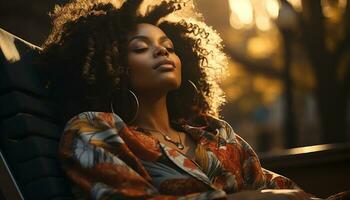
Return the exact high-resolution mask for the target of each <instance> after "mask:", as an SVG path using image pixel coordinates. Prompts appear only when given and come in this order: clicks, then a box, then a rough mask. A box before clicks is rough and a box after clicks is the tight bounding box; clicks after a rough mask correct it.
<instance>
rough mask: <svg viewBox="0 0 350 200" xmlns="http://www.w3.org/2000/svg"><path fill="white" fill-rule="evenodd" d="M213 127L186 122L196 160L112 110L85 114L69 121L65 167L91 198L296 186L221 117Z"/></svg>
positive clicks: (194, 197)
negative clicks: (262, 162) (263, 163)
mask: <svg viewBox="0 0 350 200" xmlns="http://www.w3.org/2000/svg"><path fill="white" fill-rule="evenodd" d="M214 120H216V122H218V123H219V124H220V128H218V129H216V130H215V131H207V130H206V129H205V127H193V126H190V125H182V126H181V127H180V129H181V130H180V131H183V132H185V133H186V134H188V135H189V136H191V138H192V139H193V140H194V141H195V143H196V144H197V145H196V149H195V158H194V159H193V160H191V159H189V158H187V157H186V156H185V155H184V154H182V153H181V152H180V151H178V150H177V149H174V148H171V147H169V146H166V145H164V144H162V143H160V142H159V141H158V140H157V139H156V138H155V137H153V136H152V135H150V134H147V133H144V132H140V131H137V129H134V128H132V127H131V126H128V125H127V124H125V123H124V122H123V120H122V119H121V118H120V117H119V116H117V115H115V114H113V113H104V112H84V113H81V114H79V115H77V116H75V117H73V118H72V119H71V120H70V121H69V122H68V123H67V125H66V127H65V129H64V133H63V136H62V139H61V142H60V149H59V154H60V158H61V160H62V165H63V168H64V170H65V171H66V173H67V175H68V176H69V177H70V178H71V180H72V181H73V182H74V183H75V184H76V185H77V186H78V187H79V188H81V189H82V190H83V191H84V193H85V195H87V198H90V199H94V200H110V199H162V200H165V199H166V200H168V199H169V200H170V199H171V200H172V199H178V200H202V199H203V200H204V199H220V198H222V199H225V196H226V194H229V193H233V192H238V191H241V190H248V189H254V190H259V189H266V188H271V189H279V188H284V189H297V188H298V187H297V186H296V184H295V183H294V182H292V181H291V180H289V179H288V178H285V177H283V176H280V175H278V174H275V173H273V172H270V171H268V170H266V169H263V168H262V167H261V165H260V162H259V159H258V157H257V155H256V154H255V152H254V151H253V149H252V148H251V147H250V146H249V144H248V143H247V142H245V141H244V140H243V139H242V138H241V137H239V136H238V135H237V134H235V133H234V131H233V130H232V128H231V126H230V125H229V124H228V123H227V122H225V121H223V120H220V119H214Z"/></svg>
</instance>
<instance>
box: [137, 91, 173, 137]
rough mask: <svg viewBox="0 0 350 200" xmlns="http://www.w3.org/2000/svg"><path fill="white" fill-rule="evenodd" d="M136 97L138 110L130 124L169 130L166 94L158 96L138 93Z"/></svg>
mask: <svg viewBox="0 0 350 200" xmlns="http://www.w3.org/2000/svg"><path fill="white" fill-rule="evenodd" d="M138 99H139V103H140V107H139V112H138V116H137V117H136V119H135V121H134V122H133V123H132V125H134V126H138V127H142V128H147V129H154V130H159V131H165V132H167V131H170V130H171V126H170V122H169V115H168V109H167V105H166V95H162V96H159V97H155V96H151V95H138Z"/></svg>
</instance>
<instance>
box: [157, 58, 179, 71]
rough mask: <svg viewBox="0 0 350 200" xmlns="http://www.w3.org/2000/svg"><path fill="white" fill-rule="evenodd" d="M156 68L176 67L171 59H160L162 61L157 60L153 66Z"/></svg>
mask: <svg viewBox="0 0 350 200" xmlns="http://www.w3.org/2000/svg"><path fill="white" fill-rule="evenodd" d="M158 68H164V69H174V68H176V67H175V64H174V62H173V61H171V60H162V61H160V62H158V63H157V64H156V65H155V66H154V67H153V69H158Z"/></svg>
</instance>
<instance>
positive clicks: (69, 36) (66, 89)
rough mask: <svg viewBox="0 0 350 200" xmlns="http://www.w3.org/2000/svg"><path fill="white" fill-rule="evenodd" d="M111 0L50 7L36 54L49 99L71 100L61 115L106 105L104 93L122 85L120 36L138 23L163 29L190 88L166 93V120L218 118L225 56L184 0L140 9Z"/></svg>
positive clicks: (138, 3) (130, 1)
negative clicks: (50, 90)
mask: <svg viewBox="0 0 350 200" xmlns="http://www.w3.org/2000/svg"><path fill="white" fill-rule="evenodd" d="M119 4H120V5H117V4H116V2H115V1H114V3H113V2H112V1H111V2H105V1H103V2H102V1H101V0H99V1H98V0H76V1H72V2H70V3H67V4H65V5H63V6H56V7H55V9H54V11H53V13H51V17H52V19H53V28H52V32H51V33H50V35H49V36H48V38H47V40H46V41H45V43H44V44H43V51H42V53H41V58H42V61H43V62H44V64H45V66H47V67H46V71H47V72H48V75H49V76H48V77H49V80H50V81H51V82H52V85H53V89H54V94H55V98H57V100H58V101H60V102H61V103H62V104H63V105H65V106H66V107H67V106H68V104H71V105H72V106H71V107H70V108H69V109H67V111H66V117H67V118H69V117H71V116H72V115H75V114H77V113H78V112H82V111H86V110H94V109H96V110H108V108H104V107H103V106H102V105H104V104H105V103H106V102H107V101H110V95H109V94H110V93H111V91H114V90H116V89H127V88H128V87H129V85H128V78H129V74H128V67H127V63H126V57H127V52H126V45H127V44H126V37H127V35H128V33H130V32H131V31H133V30H135V29H136V26H137V24H138V23H149V24H153V25H156V26H158V27H159V28H160V29H162V30H163V31H164V32H165V33H166V34H167V36H168V37H169V38H170V39H171V40H172V41H173V43H174V44H175V47H174V48H175V52H176V53H177V55H178V56H179V57H180V59H181V61H182V65H183V66H184V67H183V70H182V79H183V80H191V81H192V82H193V83H195V85H196V87H197V88H198V92H197V93H193V91H192V92H191V91H189V89H188V88H189V87H185V86H184V83H183V84H181V86H180V88H179V89H177V90H175V91H171V92H169V94H168V96H167V107H168V109H169V117H170V119H171V120H175V121H178V122H180V121H183V122H184V121H185V122H187V123H190V124H197V125H203V123H204V124H206V121H207V118H208V117H209V116H211V117H219V109H220V106H221V105H223V104H224V102H225V98H224V93H223V91H222V90H221V88H220V87H219V83H220V81H221V79H222V77H223V75H225V74H226V72H227V57H226V55H225V54H224V53H223V51H222V49H223V45H222V40H221V38H220V37H219V35H218V33H217V32H216V31H215V30H214V29H212V28H211V27H209V26H208V25H206V24H205V23H204V22H203V21H201V17H200V15H199V14H198V13H197V12H196V11H194V8H193V4H192V2H190V1H189V0H187V1H181V0H168V1H161V2H160V3H158V4H153V5H149V4H148V5H146V7H145V5H144V4H147V3H146V2H143V1H142V0H126V1H125V2H124V3H119ZM143 8H146V9H143ZM189 16H191V17H189ZM102 88H103V89H102ZM91 98H92V99H95V100H94V101H93V102H94V103H92V102H91V101H89V99H91ZM189 111H191V112H189ZM122 118H123V117H122Z"/></svg>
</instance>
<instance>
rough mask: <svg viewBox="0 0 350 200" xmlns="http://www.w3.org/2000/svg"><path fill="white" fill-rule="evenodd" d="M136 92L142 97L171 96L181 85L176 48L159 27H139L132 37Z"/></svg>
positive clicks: (132, 79)
mask: <svg viewBox="0 0 350 200" xmlns="http://www.w3.org/2000/svg"><path fill="white" fill-rule="evenodd" d="M127 48H128V49H127V51H128V54H127V55H128V58H127V59H128V60H127V63H128V65H129V67H130V72H131V73H130V82H131V87H132V89H133V90H134V91H135V92H136V93H138V94H141V93H146V94H152V93H154V92H161V93H167V92H168V91H171V90H174V89H177V88H179V87H180V84H181V61H180V59H179V57H178V56H177V55H176V53H175V52H174V44H173V43H172V41H171V40H170V39H169V38H168V37H167V36H166V35H165V33H164V32H163V31H162V30H161V29H160V28H158V27H157V26H154V25H151V24H145V23H142V24H138V25H137V29H136V31H135V32H133V33H131V34H130V35H129V37H128V45H127Z"/></svg>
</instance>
